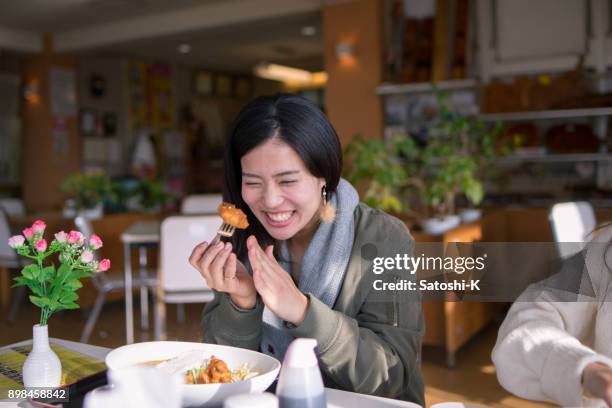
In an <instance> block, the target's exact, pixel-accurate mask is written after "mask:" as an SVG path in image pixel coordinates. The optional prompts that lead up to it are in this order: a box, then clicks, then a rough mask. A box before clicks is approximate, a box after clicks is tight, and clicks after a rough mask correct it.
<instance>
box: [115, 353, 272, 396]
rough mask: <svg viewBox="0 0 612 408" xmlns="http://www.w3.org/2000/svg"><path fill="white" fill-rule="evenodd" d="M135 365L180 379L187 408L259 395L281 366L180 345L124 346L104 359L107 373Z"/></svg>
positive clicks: (258, 358) (248, 356)
mask: <svg viewBox="0 0 612 408" xmlns="http://www.w3.org/2000/svg"><path fill="white" fill-rule="evenodd" d="M137 365H143V366H153V367H156V368H158V369H160V370H164V371H166V372H168V373H169V374H175V375H180V376H181V378H182V380H183V382H184V384H183V386H182V393H183V406H187V407H195V406H206V405H212V406H215V405H221V404H222V403H223V401H224V400H225V399H226V398H227V397H229V396H231V395H234V394H243V393H257V392H263V391H265V390H266V389H267V388H268V387H269V386H270V385H271V384H272V383H273V382H274V380H275V379H276V377H277V376H278V372H279V370H280V366H281V364H280V362H279V361H278V360H277V359H275V358H273V357H270V356H268V355H266V354H262V353H259V352H256V351H253V350H247V349H242V348H237V347H230V346H222V345H217V344H207V343H192V342H183V341H151V342H145V343H134V344H128V345H126V346H122V347H119V348H116V349H114V350H112V351H111V352H110V353H108V355H107V356H106V366H107V367H108V369H109V370H120V369H122V368H127V367H133V366H137Z"/></svg>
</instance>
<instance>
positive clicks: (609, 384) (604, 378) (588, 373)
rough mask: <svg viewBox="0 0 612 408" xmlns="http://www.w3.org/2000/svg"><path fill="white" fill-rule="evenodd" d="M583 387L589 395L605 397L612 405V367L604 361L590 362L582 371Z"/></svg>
mask: <svg viewBox="0 0 612 408" xmlns="http://www.w3.org/2000/svg"><path fill="white" fill-rule="evenodd" d="M582 387H583V388H584V390H585V391H586V392H587V394H588V396H589V397H594V398H601V399H603V400H604V401H605V402H606V404H608V407H612V368H610V367H609V366H608V365H606V364H603V363H598V362H595V363H590V364H588V365H587V366H586V367H585V368H584V370H583V371H582Z"/></svg>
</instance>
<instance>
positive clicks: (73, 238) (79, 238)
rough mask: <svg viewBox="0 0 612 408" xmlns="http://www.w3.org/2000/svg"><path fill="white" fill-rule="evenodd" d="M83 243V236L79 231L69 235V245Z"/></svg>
mask: <svg viewBox="0 0 612 408" xmlns="http://www.w3.org/2000/svg"><path fill="white" fill-rule="evenodd" d="M82 242H83V234H81V233H80V232H79V231H74V230H73V231H70V232H69V233H68V243H69V244H80V243H82Z"/></svg>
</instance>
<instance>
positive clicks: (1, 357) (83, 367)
mask: <svg viewBox="0 0 612 408" xmlns="http://www.w3.org/2000/svg"><path fill="white" fill-rule="evenodd" d="M51 349H52V350H53V351H54V352H55V354H57V356H58V357H59V359H60V361H61V362H62V385H64V384H71V383H73V382H75V381H78V380H80V379H82V378H85V377H87V376H90V375H92V374H95V373H97V372H100V371H102V370H104V369H105V368H106V365H105V364H104V362H103V361H100V360H97V359H95V358H93V357H90V356H87V355H85V354H81V353H78V352H76V351H72V350H68V349H66V348H64V347H62V346H58V345H57V344H51ZM30 350H32V346H31V345H28V346H21V347H11V348H8V349H4V350H0V399H6V398H7V395H6V394H7V392H8V390H9V389H13V390H16V389H23V377H22V376H21V367H22V366H23V362H24V361H25V359H26V357H27V356H28V354H29V353H30Z"/></svg>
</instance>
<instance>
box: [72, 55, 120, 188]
mask: <svg viewBox="0 0 612 408" xmlns="http://www.w3.org/2000/svg"><path fill="white" fill-rule="evenodd" d="M93 75H99V76H101V77H102V78H104V80H105V92H104V95H102V96H100V97H95V96H93V95H92V94H91V92H90V81H91V77H92V76H93ZM124 91H125V69H124V65H123V61H122V60H121V59H118V58H110V57H98V56H82V57H80V58H79V62H78V92H79V105H80V108H81V109H93V110H94V111H95V112H96V113H97V115H99V117H100V118H101V117H102V115H104V114H105V113H114V114H115V115H116V116H117V131H116V133H115V134H114V135H112V136H102V135H97V136H85V135H81V137H82V138H83V165H84V169H85V170H87V169H96V168H99V169H102V170H104V171H106V172H107V174H109V175H110V176H114V175H118V174H123V173H125V171H126V170H127V166H126V164H127V160H126V158H127V149H128V146H127V142H128V137H127V104H126V98H125V92H124Z"/></svg>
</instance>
